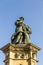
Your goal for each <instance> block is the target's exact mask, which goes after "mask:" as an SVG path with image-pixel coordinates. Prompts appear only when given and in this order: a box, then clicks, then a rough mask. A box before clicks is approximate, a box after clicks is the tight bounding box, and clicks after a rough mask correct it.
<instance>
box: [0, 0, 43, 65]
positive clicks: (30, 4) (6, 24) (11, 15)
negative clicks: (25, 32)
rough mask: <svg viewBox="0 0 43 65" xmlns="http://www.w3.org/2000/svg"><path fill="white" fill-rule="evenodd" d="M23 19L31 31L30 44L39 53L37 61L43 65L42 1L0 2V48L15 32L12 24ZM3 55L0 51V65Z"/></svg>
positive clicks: (12, 0) (0, 0) (9, 0)
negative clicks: (39, 49) (32, 44)
mask: <svg viewBox="0 0 43 65" xmlns="http://www.w3.org/2000/svg"><path fill="white" fill-rule="evenodd" d="M21 16H23V17H24V19H25V20H24V23H26V24H28V25H29V26H30V27H31V29H32V34H31V35H30V37H31V41H32V43H34V44H35V45H37V46H39V47H40V48H41V51H40V52H39V53H38V56H37V59H38V60H39V63H38V64H37V65H41V64H43V0H0V48H1V47H3V46H4V45H6V44H7V43H9V42H10V41H11V40H10V38H11V35H12V34H13V33H14V31H15V25H14V22H15V21H16V20H17V19H18V18H19V17H21ZM3 60H4V54H3V53H2V51H0V65H4V63H3Z"/></svg>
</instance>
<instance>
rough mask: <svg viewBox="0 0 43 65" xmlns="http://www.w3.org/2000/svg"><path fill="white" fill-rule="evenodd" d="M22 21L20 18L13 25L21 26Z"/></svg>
mask: <svg viewBox="0 0 43 65" xmlns="http://www.w3.org/2000/svg"><path fill="white" fill-rule="evenodd" d="M23 21H24V18H23V17H20V18H19V19H18V20H17V21H16V22H15V25H21V24H22V23H23Z"/></svg>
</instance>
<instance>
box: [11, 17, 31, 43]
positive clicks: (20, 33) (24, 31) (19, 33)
mask: <svg viewBox="0 0 43 65" xmlns="http://www.w3.org/2000/svg"><path fill="white" fill-rule="evenodd" d="M15 25H16V29H15V33H14V34H13V35H12V37H11V42H12V43H13V44H19V43H20V44H22V43H23V44H25V43H29V42H30V34H31V33H32V31H31V28H30V27H29V26H28V25H26V24H24V18H23V17H20V18H19V19H18V20H17V21H16V22H15Z"/></svg>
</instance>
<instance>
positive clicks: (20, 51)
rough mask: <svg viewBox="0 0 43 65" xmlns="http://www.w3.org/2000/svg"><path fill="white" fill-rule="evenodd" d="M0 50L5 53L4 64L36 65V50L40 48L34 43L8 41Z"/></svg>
mask: <svg viewBox="0 0 43 65" xmlns="http://www.w3.org/2000/svg"><path fill="white" fill-rule="evenodd" d="M1 50H2V51H3V52H4V54H5V60H4V62H5V65H36V63H37V52H38V51H39V50H40V48H39V47H37V46H36V45H34V44H32V43H29V44H17V45H15V44H12V43H8V44H7V45H5V46H4V47H2V48H1Z"/></svg>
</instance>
